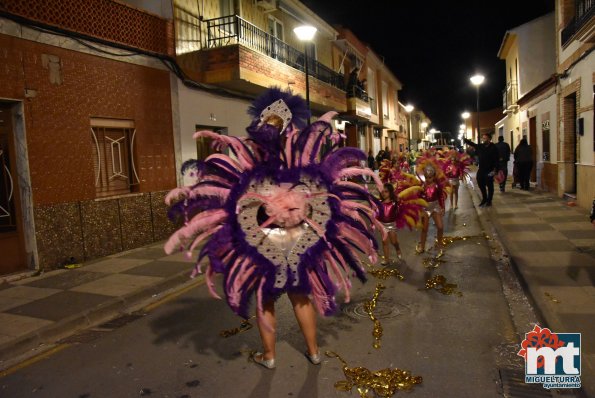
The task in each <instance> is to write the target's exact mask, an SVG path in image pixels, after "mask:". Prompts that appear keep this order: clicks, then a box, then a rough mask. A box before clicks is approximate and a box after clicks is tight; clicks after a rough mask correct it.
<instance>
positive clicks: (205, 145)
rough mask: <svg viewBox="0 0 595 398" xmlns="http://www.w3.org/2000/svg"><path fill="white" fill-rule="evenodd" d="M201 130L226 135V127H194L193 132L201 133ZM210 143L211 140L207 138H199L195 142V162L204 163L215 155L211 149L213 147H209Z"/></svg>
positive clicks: (214, 151)
mask: <svg viewBox="0 0 595 398" xmlns="http://www.w3.org/2000/svg"><path fill="white" fill-rule="evenodd" d="M203 130H209V131H213V132H215V133H217V134H221V135H227V127H215V126H201V125H196V130H195V131H203ZM212 143H213V140H212V139H210V138H208V137H199V138H198V139H197V140H196V159H197V160H201V161H204V160H205V159H206V158H208V157H209V156H210V155H212V154H214V153H217V151H216V150H215V149H213V146H212V145H211V144H212ZM224 153H227V150H225V151H224Z"/></svg>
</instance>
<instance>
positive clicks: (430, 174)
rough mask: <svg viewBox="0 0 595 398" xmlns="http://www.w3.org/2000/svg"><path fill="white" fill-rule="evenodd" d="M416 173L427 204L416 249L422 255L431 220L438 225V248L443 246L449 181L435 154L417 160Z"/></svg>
mask: <svg viewBox="0 0 595 398" xmlns="http://www.w3.org/2000/svg"><path fill="white" fill-rule="evenodd" d="M416 173H417V175H418V177H419V176H420V175H423V178H421V177H419V179H420V180H422V181H423V184H422V189H423V193H422V198H423V199H424V200H425V201H426V202H427V206H426V209H425V212H424V214H423V216H422V229H421V236H420V242H419V243H418V245H417V246H416V248H415V251H416V253H418V254H420V253H423V252H424V251H425V247H426V239H427V236H428V229H429V225H430V218H431V219H433V220H434V224H435V225H436V248H439V247H440V246H441V245H442V237H443V233H444V224H443V220H442V216H443V215H444V206H445V202H446V197H447V195H448V179H447V178H446V176H445V175H444V172H443V171H442V167H441V166H440V161H439V160H438V159H437V158H436V156H435V154H434V155H432V154H424V155H422V156H420V157H419V158H418V159H417V165H416Z"/></svg>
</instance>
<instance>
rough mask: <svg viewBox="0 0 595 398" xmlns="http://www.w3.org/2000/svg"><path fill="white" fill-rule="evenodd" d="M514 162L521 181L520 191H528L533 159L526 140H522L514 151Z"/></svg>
mask: <svg viewBox="0 0 595 398" xmlns="http://www.w3.org/2000/svg"><path fill="white" fill-rule="evenodd" d="M514 161H515V162H516V164H517V167H518V168H519V178H520V180H521V189H524V190H525V191H528V190H529V178H530V177H531V168H532V167H533V158H532V154H531V145H529V144H528V143H527V139H526V138H523V139H522V140H521V142H519V145H518V146H517V147H516V148H515V150H514Z"/></svg>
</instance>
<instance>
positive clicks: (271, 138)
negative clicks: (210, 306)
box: [165, 89, 383, 317]
mask: <svg viewBox="0 0 595 398" xmlns="http://www.w3.org/2000/svg"><path fill="white" fill-rule="evenodd" d="M280 101H281V102H280ZM249 113H250V114H251V115H252V116H253V118H254V121H253V122H252V124H251V125H250V126H249V127H248V135H249V138H240V137H231V136H225V135H220V134H216V133H213V132H210V131H199V132H197V133H196V134H194V137H195V138H198V137H209V138H212V139H213V140H214V141H215V144H216V145H217V146H218V147H220V148H221V149H224V148H229V150H230V156H227V155H224V154H221V153H218V154H213V155H211V156H209V157H208V158H207V159H206V160H205V161H204V173H202V175H201V177H202V180H201V182H200V183H199V184H197V185H196V186H194V187H192V189H190V190H183V189H178V190H174V191H172V192H171V193H170V194H169V195H168V197H167V198H166V200H167V203H168V204H170V205H172V211H171V213H172V214H174V215H175V213H176V212H177V211H178V212H179V211H184V205H180V202H184V203H185V206H187V207H190V208H194V209H201V212H199V213H197V214H196V215H195V216H194V217H192V218H191V219H190V220H188V222H187V223H186V224H185V225H184V226H183V227H182V228H180V229H179V230H178V231H176V232H175V233H174V234H173V235H172V236H171V238H170V239H169V240H168V242H167V243H166V245H165V250H166V252H168V253H173V252H175V251H177V250H185V251H187V252H188V253H189V254H190V253H191V252H192V251H193V250H195V249H199V248H200V253H199V256H198V261H197V265H196V267H195V270H194V274H196V273H200V272H201V269H200V265H199V262H200V260H201V259H203V258H208V260H209V264H208V266H207V269H206V278H207V286H208V288H209V291H210V292H211V294H212V295H213V296H215V297H219V296H218V295H217V293H216V292H215V286H214V284H213V280H212V276H213V274H214V273H220V274H223V291H224V293H225V298H226V300H227V303H228V304H229V306H230V307H231V308H232V309H233V310H234V311H235V312H236V313H238V314H239V315H241V316H244V317H248V309H249V300H250V298H251V297H252V296H253V295H256V297H257V308H258V310H259V312H260V311H261V310H262V305H263V303H265V302H267V301H268V300H272V299H275V298H277V297H278V296H279V295H280V294H282V293H283V292H296V293H302V294H309V295H311V296H312V298H313V300H314V303H315V305H316V307H317V308H318V310H319V312H320V313H323V314H327V315H328V314H331V313H333V312H334V311H335V309H336V303H335V293H336V291H337V289H338V288H339V289H340V288H342V289H343V290H344V292H345V298H346V300H349V287H350V285H351V282H350V278H351V275H352V274H355V275H356V276H357V277H358V278H359V279H361V280H364V279H365V275H364V268H363V265H362V263H361V259H360V254H363V255H365V256H367V257H369V259H370V260H371V261H375V260H376V247H377V246H376V241H375V239H374V234H373V231H372V228H373V226H374V225H378V224H377V221H376V220H375V217H374V208H375V202H376V199H375V198H373V197H372V196H371V195H370V194H369V193H368V191H367V190H366V189H365V188H364V187H363V186H361V185H359V184H357V183H355V182H350V181H348V179H349V178H352V177H360V176H362V175H369V176H371V177H372V178H375V180H376V183H377V184H378V185H379V186H381V182H380V181H379V180H378V179H377V177H376V175H375V173H374V172H373V171H372V170H370V169H367V168H362V167H359V166H358V165H359V164H360V163H359V162H360V161H362V160H365V159H366V155H365V154H364V153H363V152H362V151H361V150H359V149H356V148H339V141H340V139H341V136H340V135H339V134H338V133H337V132H335V131H334V130H333V128H332V125H331V123H330V121H331V119H332V117H333V116H334V114H335V113H328V114H325V115H323V116H322V117H321V118H319V119H318V120H317V121H316V122H314V123H312V124H310V125H309V126H305V124H304V118H305V117H307V115H308V113H307V108H306V106H305V103H304V101H303V100H302V99H301V98H299V97H297V96H294V95H292V94H291V93H289V92H283V91H281V90H279V89H271V90H269V91H267V92H266V93H265V94H264V95H263V96H261V97H260V98H258V99H257V100H256V101H255V102H254V104H253V105H252V106H251V107H250V109H249ZM281 122H282V123H281ZM302 127H303V129H301V128H302ZM323 148H325V150H323ZM329 148H330V150H329ZM346 179H347V180H346ZM378 226H379V225H378ZM379 227H380V226H379ZM380 229H381V230H383V229H382V228H381V227H380ZM201 246H202V248H201Z"/></svg>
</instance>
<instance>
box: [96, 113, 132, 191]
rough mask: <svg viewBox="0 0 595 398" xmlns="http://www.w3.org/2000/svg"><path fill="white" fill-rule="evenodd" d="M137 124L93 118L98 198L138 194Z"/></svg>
mask: <svg viewBox="0 0 595 398" xmlns="http://www.w3.org/2000/svg"><path fill="white" fill-rule="evenodd" d="M135 133H136V129H135V128H134V122H132V121H128V120H114V119H92V120H91V137H90V138H91V139H90V144H91V147H92V153H93V154H94V155H95V156H94V157H93V160H94V162H93V167H94V171H95V193H96V196H97V197H98V198H102V197H107V196H114V195H122V194H127V193H130V192H134V191H136V188H137V187H138V183H139V178H138V175H137V173H136V167H135V164H134V137H135Z"/></svg>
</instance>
